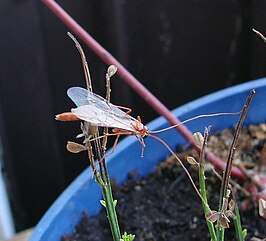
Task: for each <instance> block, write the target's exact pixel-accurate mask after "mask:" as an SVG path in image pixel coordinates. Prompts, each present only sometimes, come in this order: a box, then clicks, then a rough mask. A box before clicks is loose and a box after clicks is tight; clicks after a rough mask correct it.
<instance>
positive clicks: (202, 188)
mask: <svg viewBox="0 0 266 241" xmlns="http://www.w3.org/2000/svg"><path fill="white" fill-rule="evenodd" d="M208 134H209V133H208V129H207V128H206V129H205V131H204V140H203V145H202V148H201V152H200V157H199V186H200V194H201V196H202V198H203V199H204V201H205V202H202V208H203V212H204V214H205V215H206V214H207V213H208V212H210V211H211V209H210V207H209V205H208V199H207V191H206V185H205V170H204V156H205V148H206V144H207V139H208ZM206 224H207V227H208V230H209V233H210V236H211V240H212V241H216V240H217V238H216V234H215V229H214V225H213V223H212V222H209V221H207V220H206Z"/></svg>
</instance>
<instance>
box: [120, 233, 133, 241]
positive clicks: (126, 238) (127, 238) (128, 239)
mask: <svg viewBox="0 0 266 241" xmlns="http://www.w3.org/2000/svg"><path fill="white" fill-rule="evenodd" d="M134 238H135V235H133V234H127V232H126V231H125V232H124V234H123V235H122V240H123V241H133V240H134Z"/></svg>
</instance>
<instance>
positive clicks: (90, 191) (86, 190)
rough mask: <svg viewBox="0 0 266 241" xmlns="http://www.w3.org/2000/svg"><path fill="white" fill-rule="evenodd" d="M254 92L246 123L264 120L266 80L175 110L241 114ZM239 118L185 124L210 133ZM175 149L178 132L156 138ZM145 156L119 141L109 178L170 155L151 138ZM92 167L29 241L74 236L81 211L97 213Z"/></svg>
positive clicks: (158, 125) (128, 141) (146, 169)
mask: <svg viewBox="0 0 266 241" xmlns="http://www.w3.org/2000/svg"><path fill="white" fill-rule="evenodd" d="M251 89H255V90H256V95H255V98H254V100H253V102H252V104H251V107H250V109H249V111H248V114H247V117H246V119H245V124H250V123H254V124H256V123H260V122H265V121H266V108H265V102H266V101H265V100H266V78H264V79H260V80H256V81H251V82H248V83H244V84H240V85H237V86H234V87H231V88H227V89H224V90H222V91H218V92H215V93H213V94H210V95H207V96H205V97H202V98H199V99H197V100H195V101H192V102H190V103H188V104H186V105H183V106H181V107H179V108H177V109H175V110H174V111H173V113H174V115H175V116H177V117H178V118H179V119H180V120H185V119H187V118H190V117H193V116H196V115H199V114H208V113H217V112H235V111H239V110H240V109H241V108H242V106H243V104H244V102H245V100H246V98H247V96H248V94H249V91H250V90H251ZM237 120H238V116H220V117H212V118H202V119H198V120H196V121H192V122H190V123H187V127H188V128H189V129H190V130H191V132H196V131H201V132H203V131H204V128H205V126H209V125H212V131H214V130H218V129H223V128H225V127H231V126H233V125H234V124H236V122H237ZM147 126H148V127H149V129H150V130H158V129H162V128H165V127H167V126H168V123H167V121H166V120H165V119H164V118H163V117H159V118H157V119H155V120H154V121H152V122H150V123H149V124H148V125H147ZM158 136H159V137H160V138H162V139H163V140H165V141H166V142H167V143H168V144H169V146H170V147H171V148H173V149H175V147H176V146H177V145H178V144H185V143H186V142H185V140H184V138H182V137H181V136H180V135H179V134H178V133H177V132H176V130H170V131H166V132H163V133H160V134H159V135H158ZM145 143H146V148H145V152H144V157H143V158H141V145H140V143H139V142H138V141H137V140H136V138H135V137H133V136H131V137H127V138H125V139H124V140H123V141H121V142H120V143H119V144H118V145H117V148H116V150H115V153H114V154H112V155H111V156H110V158H109V159H108V169H109V172H110V176H111V177H112V178H116V179H117V181H118V182H119V183H123V182H124V181H125V180H126V178H127V175H128V173H130V172H132V171H135V172H138V173H139V174H140V175H147V174H148V173H150V172H152V171H153V170H155V167H156V165H157V163H158V162H160V161H163V160H164V159H165V158H166V156H168V155H169V152H168V150H167V149H166V148H165V147H164V146H163V145H162V144H161V143H159V142H158V141H156V140H154V139H152V138H150V137H147V138H146V139H145ZM91 177H92V170H91V168H88V169H86V170H85V171H84V172H83V173H81V174H80V176H79V177H77V178H76V180H75V181H74V182H73V183H72V184H71V185H70V186H69V187H68V188H67V189H66V190H65V191H64V192H63V193H62V194H61V196H60V197H59V198H58V199H57V200H56V201H55V203H54V204H53V205H52V206H51V207H50V209H49V210H48V211H47V212H46V214H45V215H44V216H43V218H42V219H41V221H40V222H39V223H38V225H37V226H36V228H35V230H34V232H33V234H32V236H31V237H30V239H29V240H30V241H47V240H49V241H58V240H60V237H61V235H63V234H65V233H70V232H71V231H72V230H73V228H74V226H75V225H76V224H77V223H78V221H79V219H80V217H81V215H82V211H84V210H86V211H87V212H88V214H89V215H90V216H92V215H95V214H97V213H99V211H100V209H101V208H102V207H101V205H100V202H99V200H100V199H101V191H100V188H99V187H98V185H97V184H96V183H95V181H94V180H93V179H92V178H91ZM118 205H119V202H118Z"/></svg>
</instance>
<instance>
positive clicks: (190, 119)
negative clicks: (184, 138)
mask: <svg viewBox="0 0 266 241" xmlns="http://www.w3.org/2000/svg"><path fill="white" fill-rule="evenodd" d="M240 113H241V111H238V112H220V113H212V114H203V115H198V116H194V117H191V118H189V119H186V120H184V121H181V122H179V123H177V124H175V125H172V126H169V127H166V128H163V129H160V130H156V131H149V134H156V133H160V132H164V131H168V130H170V129H173V128H175V127H177V126H180V125H183V124H185V123H187V122H190V121H193V120H197V119H200V118H205V117H216V116H222V115H238V114H240Z"/></svg>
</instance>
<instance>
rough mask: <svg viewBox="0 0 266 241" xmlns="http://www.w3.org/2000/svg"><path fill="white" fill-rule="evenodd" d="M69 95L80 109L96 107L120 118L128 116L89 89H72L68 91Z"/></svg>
mask: <svg viewBox="0 0 266 241" xmlns="http://www.w3.org/2000/svg"><path fill="white" fill-rule="evenodd" d="M67 95H68V96H69V98H70V99H71V100H72V101H73V102H74V103H75V104H76V106H78V107H79V106H82V105H94V106H96V107H97V108H99V109H101V110H103V111H111V112H113V114H115V115H118V116H125V115H126V114H125V112H124V111H122V110H120V109H119V108H117V107H116V106H115V105H113V104H112V103H110V102H108V101H107V100H106V99H104V98H103V97H101V96H100V95H97V94H94V93H92V92H90V91H88V90H87V89H84V88H81V87H71V88H69V89H68V90H67Z"/></svg>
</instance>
